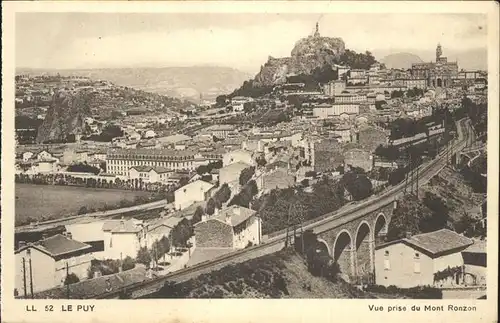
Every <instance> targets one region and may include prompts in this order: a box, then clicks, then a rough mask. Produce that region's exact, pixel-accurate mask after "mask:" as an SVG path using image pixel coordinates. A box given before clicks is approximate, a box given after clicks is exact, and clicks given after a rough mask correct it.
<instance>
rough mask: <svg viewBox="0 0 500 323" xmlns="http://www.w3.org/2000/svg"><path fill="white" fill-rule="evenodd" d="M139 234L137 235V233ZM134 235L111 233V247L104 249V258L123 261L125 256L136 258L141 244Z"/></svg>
mask: <svg viewBox="0 0 500 323" xmlns="http://www.w3.org/2000/svg"><path fill="white" fill-rule="evenodd" d="M137 234H139V233H137ZM137 234H136V233H113V234H111V240H112V243H113V246H112V247H109V244H108V247H109V248H108V249H106V247H107V246H104V248H105V249H106V257H107V258H110V259H120V258H121V259H124V258H125V257H127V256H130V257H132V258H136V257H137V252H138V251H139V249H140V247H141V244H140V243H139V238H138V237H137ZM144 243H145V242H144Z"/></svg>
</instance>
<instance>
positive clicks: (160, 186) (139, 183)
mask: <svg viewBox="0 0 500 323" xmlns="http://www.w3.org/2000/svg"><path fill="white" fill-rule="evenodd" d="M15 182H16V183H23V184H38V185H62V186H80V187H89V188H106V189H120V190H133V191H147V192H157V193H166V194H165V196H166V198H169V195H171V194H168V193H172V194H173V192H174V191H175V190H176V189H178V188H179V187H182V186H184V185H186V184H187V183H188V179H187V178H183V179H181V181H180V182H179V184H177V185H174V184H165V183H160V182H157V183H150V182H144V181H143V180H142V179H137V178H136V179H127V180H121V179H119V178H116V179H115V180H114V181H113V180H107V179H101V178H97V179H96V178H82V177H77V176H72V175H67V174H34V175H31V174H22V173H21V174H15ZM172 196H173V195H172Z"/></svg>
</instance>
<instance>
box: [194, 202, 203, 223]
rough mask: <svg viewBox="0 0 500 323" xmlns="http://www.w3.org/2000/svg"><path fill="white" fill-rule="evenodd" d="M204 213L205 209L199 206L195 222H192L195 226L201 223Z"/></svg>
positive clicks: (195, 214)
mask: <svg viewBox="0 0 500 323" xmlns="http://www.w3.org/2000/svg"><path fill="white" fill-rule="evenodd" d="M203 213H204V212H203V208H202V207H201V206H198V207H197V208H196V210H195V211H194V214H193V220H192V221H193V224H195V223H198V222H200V221H201V217H202V216H203Z"/></svg>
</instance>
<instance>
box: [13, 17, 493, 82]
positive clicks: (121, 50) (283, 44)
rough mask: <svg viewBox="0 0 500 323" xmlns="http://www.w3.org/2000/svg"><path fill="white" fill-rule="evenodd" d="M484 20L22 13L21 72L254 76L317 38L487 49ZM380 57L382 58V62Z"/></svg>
mask: <svg viewBox="0 0 500 323" xmlns="http://www.w3.org/2000/svg"><path fill="white" fill-rule="evenodd" d="M486 19H487V18H486V15H481V14H353V13H342V14H323V15H322V14H239V13H238V14H234V13H230V14H221V13H217V14H207V13H204V14H172V13H17V14H16V36H15V37H16V39H15V41H16V45H15V50H16V54H15V57H16V67H18V68H19V67H30V68H56V69H72V68H74V69H78V68H111V67H168V66H195V65H216V66H227V67H233V68H236V69H239V70H242V71H245V72H249V73H253V72H256V71H258V70H259V68H260V66H261V65H262V64H264V63H265V62H266V61H267V58H268V56H269V55H271V56H273V57H283V56H289V55H290V52H291V50H292V48H293V46H294V44H295V43H296V42H297V41H298V40H299V39H300V38H303V37H307V36H308V35H310V34H312V33H313V32H314V26H315V23H316V22H317V21H319V24H320V33H321V35H322V36H328V37H340V38H342V39H343V40H344V42H345V44H346V48H349V49H353V50H356V51H365V50H370V51H372V52H373V53H374V54H375V55H376V56H377V53H380V54H381V55H386V54H389V53H392V52H399V51H403V50H404V51H406V52H408V51H410V52H411V50H412V49H413V50H420V51H422V50H430V51H434V49H435V48H436V45H437V43H438V42H440V43H441V45H442V46H443V50H444V54H445V55H446V50H447V49H449V50H453V51H466V50H471V49H478V48H486V47H487V31H486V26H487V20H486ZM377 58H379V59H380V58H382V57H377Z"/></svg>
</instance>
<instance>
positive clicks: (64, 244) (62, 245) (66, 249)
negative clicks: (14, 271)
mask: <svg viewBox="0 0 500 323" xmlns="http://www.w3.org/2000/svg"><path fill="white" fill-rule="evenodd" d="M32 246H33V247H34V248H37V249H39V250H41V251H43V252H46V253H49V254H50V255H51V256H62V255H65V254H68V253H72V252H75V251H79V250H85V249H90V248H91V246H90V245H88V244H86V243H83V242H80V241H76V240H73V239H70V238H68V237H66V236H63V235H62V234H56V235H54V236H52V237H49V238H47V239H44V240H40V241H38V242H37V243H35V244H34V245H32ZM27 247H29V245H28V246H27ZM25 248H26V247H25ZM20 250H21V249H20Z"/></svg>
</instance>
